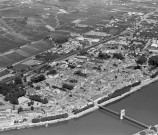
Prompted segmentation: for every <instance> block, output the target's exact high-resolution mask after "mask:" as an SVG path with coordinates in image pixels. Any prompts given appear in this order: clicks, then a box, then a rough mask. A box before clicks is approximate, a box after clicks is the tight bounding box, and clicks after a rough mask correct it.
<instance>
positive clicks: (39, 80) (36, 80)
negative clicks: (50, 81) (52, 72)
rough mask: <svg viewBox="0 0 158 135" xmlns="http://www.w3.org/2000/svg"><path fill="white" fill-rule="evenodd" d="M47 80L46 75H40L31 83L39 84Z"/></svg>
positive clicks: (33, 78)
mask: <svg viewBox="0 0 158 135" xmlns="http://www.w3.org/2000/svg"><path fill="white" fill-rule="evenodd" d="M45 79H46V78H45V76H44V75H39V76H35V77H32V78H31V82H33V83H39V82H41V81H44V80H45Z"/></svg>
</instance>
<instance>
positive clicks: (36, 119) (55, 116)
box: [32, 113, 68, 123]
mask: <svg viewBox="0 0 158 135" xmlns="http://www.w3.org/2000/svg"><path fill="white" fill-rule="evenodd" d="M67 117H68V114H67V113H64V114H58V115H54V116H48V117H42V118H34V119H32V123H39V122H45V121H51V120H56V119H62V118H67Z"/></svg>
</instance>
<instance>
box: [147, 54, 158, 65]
mask: <svg viewBox="0 0 158 135" xmlns="http://www.w3.org/2000/svg"><path fill="white" fill-rule="evenodd" d="M148 63H149V65H150V66H154V67H158V55H156V56H152V57H150V58H149V60H148Z"/></svg>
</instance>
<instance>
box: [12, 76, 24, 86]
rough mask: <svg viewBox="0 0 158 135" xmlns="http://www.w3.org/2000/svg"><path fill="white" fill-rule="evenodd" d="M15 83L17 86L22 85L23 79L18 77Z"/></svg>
mask: <svg viewBox="0 0 158 135" xmlns="http://www.w3.org/2000/svg"><path fill="white" fill-rule="evenodd" d="M14 83H15V84H16V85H20V84H22V78H21V77H16V78H15V80H14Z"/></svg>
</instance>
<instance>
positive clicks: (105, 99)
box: [98, 81, 141, 104]
mask: <svg viewBox="0 0 158 135" xmlns="http://www.w3.org/2000/svg"><path fill="white" fill-rule="evenodd" d="M140 83H141V81H138V82H135V83H133V84H132V85H128V86H125V87H123V88H121V89H118V90H116V91H115V92H114V93H111V94H109V95H108V96H107V97H104V98H102V99H100V100H99V101H98V104H101V103H103V102H105V101H108V100H110V99H112V98H115V97H118V96H121V95H122V94H124V93H126V92H129V91H130V89H131V87H135V86H138V85H140Z"/></svg>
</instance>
